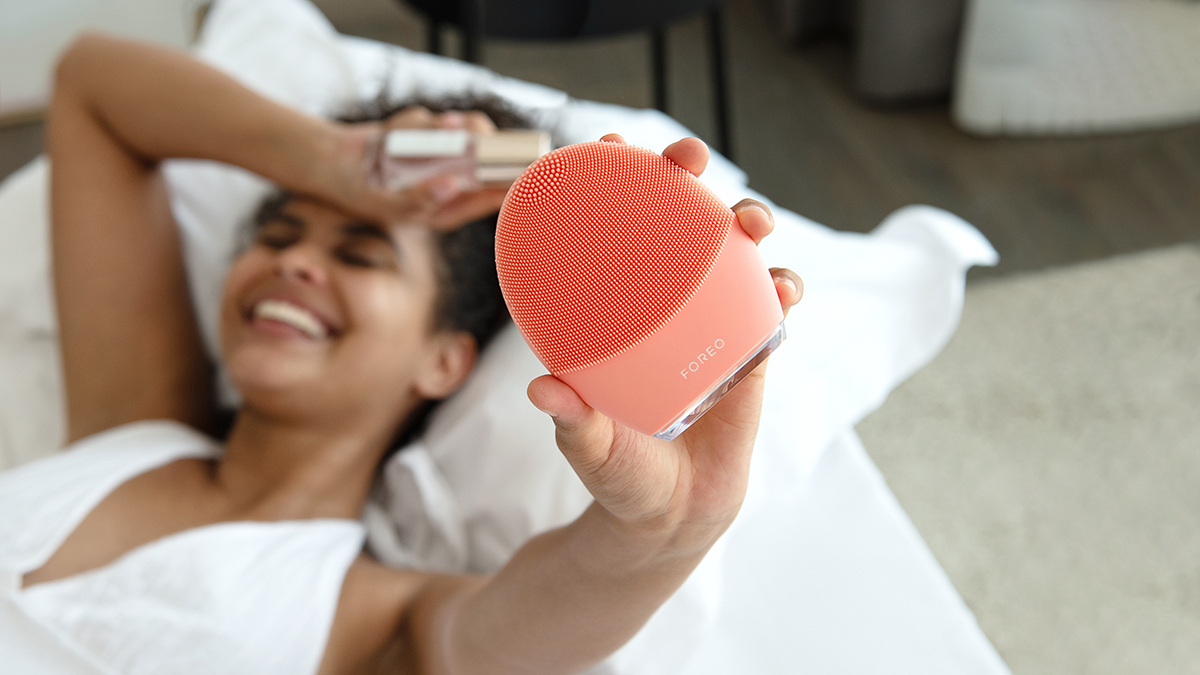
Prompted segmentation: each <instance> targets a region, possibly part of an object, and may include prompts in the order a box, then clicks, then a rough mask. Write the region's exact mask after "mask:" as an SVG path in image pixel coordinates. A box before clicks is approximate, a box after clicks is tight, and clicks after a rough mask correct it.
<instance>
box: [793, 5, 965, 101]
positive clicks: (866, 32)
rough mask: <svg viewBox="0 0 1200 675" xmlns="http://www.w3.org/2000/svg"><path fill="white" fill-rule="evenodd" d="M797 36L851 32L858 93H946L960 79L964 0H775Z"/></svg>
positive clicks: (892, 96)
mask: <svg viewBox="0 0 1200 675" xmlns="http://www.w3.org/2000/svg"><path fill="white" fill-rule="evenodd" d="M770 2H771V3H772V5H773V6H774V10H775V13H776V15H777V16H778V18H779V23H778V26H779V30H780V31H781V33H782V35H783V36H784V37H785V38H786V39H788V40H791V41H793V42H806V41H809V40H812V39H814V38H816V37H819V36H822V35H826V34H829V33H840V34H849V36H850V39H851V42H852V44H853V46H852V49H853V52H854V54H853V59H852V60H853V76H852V77H853V82H854V89H855V91H856V93H858V94H859V95H860V96H862V97H863V98H865V99H868V100H871V101H873V102H879V103H895V102H903V101H909V100H913V99H922V98H929V97H933V96H941V95H944V94H946V93H947V92H949V91H950V85H951V83H952V82H953V79H954V61H955V54H956V53H957V51H958V38H959V31H960V27H961V25H962V13H963V0H770Z"/></svg>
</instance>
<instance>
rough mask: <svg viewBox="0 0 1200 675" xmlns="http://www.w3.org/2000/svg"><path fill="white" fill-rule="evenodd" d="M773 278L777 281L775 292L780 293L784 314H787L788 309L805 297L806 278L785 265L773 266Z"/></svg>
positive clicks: (780, 302)
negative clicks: (802, 277)
mask: <svg viewBox="0 0 1200 675" xmlns="http://www.w3.org/2000/svg"><path fill="white" fill-rule="evenodd" d="M771 279H772V280H773V281H774V282H775V292H776V293H778V294H779V304H780V306H781V307H783V315H784V316H787V313H788V310H789V309H791V308H792V306H794V305H795V304H796V303H798V302H800V298H803V297H804V280H803V279H801V278H800V275H798V274H796V273H795V272H793V271H791V270H789V269H787V268H784V267H772V268H771Z"/></svg>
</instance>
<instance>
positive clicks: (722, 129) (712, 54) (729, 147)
mask: <svg viewBox="0 0 1200 675" xmlns="http://www.w3.org/2000/svg"><path fill="white" fill-rule="evenodd" d="M708 51H709V58H710V60H711V62H710V65H711V67H712V81H713V108H714V110H715V111H716V117H717V149H718V150H720V151H721V154H722V155H725V156H726V157H727V158H729V159H730V160H732V159H733V138H732V137H731V135H730V129H729V91H728V86H727V83H726V80H725V25H724V23H723V20H722V17H721V8H720V7H719V6H718V7H714V8H712V10H711V11H709V13H708Z"/></svg>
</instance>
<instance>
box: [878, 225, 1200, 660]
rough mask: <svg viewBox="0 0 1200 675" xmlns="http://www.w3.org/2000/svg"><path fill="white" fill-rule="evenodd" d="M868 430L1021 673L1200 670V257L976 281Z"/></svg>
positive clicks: (916, 516)
mask: <svg viewBox="0 0 1200 675" xmlns="http://www.w3.org/2000/svg"><path fill="white" fill-rule="evenodd" d="M858 430H859V432H860V434H861V435H862V438H863V442H864V444H865V445H866V447H867V449H868V451H869V452H870V453H871V455H872V457H873V458H874V459H875V461H876V462H877V463H878V464H879V467H880V469H882V471H883V473H884V475H885V476H886V477H887V480H888V483H889V484H890V485H891V487H892V489H893V490H894V491H895V493H896V495H897V496H898V497H899V499H900V502H901V504H903V506H904V508H905V509H906V510H907V511H908V513H909V515H910V516H911V517H912V519H913V521H914V522H915V523H916V525H917V528H918V529H919V530H920V531H921V534H922V535H924V537H925V539H926V541H928V542H929V545H930V547H931V548H932V549H933V552H934V554H935V555H936V556H937V558H938V560H939V561H940V562H941V563H942V565H943V566H944V567H945V569H946V571H947V572H948V573H949V575H950V578H951V579H952V580H953V581H954V584H955V586H957V588H958V590H959V591H960V592H961V593H962V595H963V597H964V598H965V599H966V601H967V603H968V604H969V605H970V606H971V608H972V609H973V610H974V611H975V613H976V615H977V617H978V618H979V622H980V624H981V625H982V627H983V629H984V632H986V633H987V635H988V637H990V638H991V639H992V641H993V643H994V644H995V645H996V648H997V649H998V650H999V652H1000V654H1001V655H1002V656H1003V657H1004V658H1005V660H1006V661H1007V662H1008V663H1009V665H1010V666H1011V668H1012V670H1013V672H1014V673H1016V674H1017V675H1035V674H1042V673H1045V674H1046V675H1050V674H1054V675H1064V674H1068V673H1088V674H1107V673H1112V674H1114V675H1116V674H1117V673H1121V674H1123V675H1129V674H1133V673H1146V674H1148V675H1149V674H1154V675H1164V674H1167V673H1172V674H1177V673H1200V248H1197V247H1195V246H1191V245H1181V246H1176V247H1172V248H1167V249H1160V250H1156V251H1149V252H1143V253H1138V254H1132V255H1128V256H1121V257H1115V258H1110V259H1107V260H1103V261H1098V262H1090V263H1081V264H1077V265H1074V266H1070V267H1065V268H1059V269H1052V270H1044V271H1040V272H1032V273H1019V274H1013V275H1009V276H1006V277H1001V278H994V279H986V280H981V281H979V282H977V283H974V284H972V285H971V286H969V287H968V289H967V296H966V306H965V309H964V314H963V321H962V326H961V327H960V328H959V330H958V333H957V334H956V335H955V336H954V338H953V340H952V341H951V342H950V344H949V346H948V347H947V348H946V350H945V351H944V352H943V353H942V354H941V355H940V356H939V357H938V358H937V359H936V360H935V361H934V362H933V363H932V364H931V365H929V366H928V367H926V368H925V369H924V370H922V371H920V372H918V373H917V374H916V375H915V376H914V377H913V378H912V379H911V380H909V381H908V382H907V383H905V384H903V385H902V386H901V387H900V388H899V389H897V390H896V391H895V392H894V393H893V394H892V396H891V397H890V398H889V399H888V401H887V402H886V403H885V404H884V406H883V407H882V408H881V409H880V410H879V411H877V412H876V413H874V414H873V415H871V416H870V417H868V418H867V419H866V420H865V421H864V422H862V423H861V424H860V425H859V428H858Z"/></svg>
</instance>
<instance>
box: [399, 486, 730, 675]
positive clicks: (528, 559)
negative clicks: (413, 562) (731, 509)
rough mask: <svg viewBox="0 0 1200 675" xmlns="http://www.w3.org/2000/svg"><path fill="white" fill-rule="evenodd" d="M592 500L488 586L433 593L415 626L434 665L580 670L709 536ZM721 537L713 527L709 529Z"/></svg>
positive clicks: (636, 625) (657, 599) (683, 570)
mask: <svg viewBox="0 0 1200 675" xmlns="http://www.w3.org/2000/svg"><path fill="white" fill-rule="evenodd" d="M623 528H624V526H623V525H622V524H620V523H619V522H617V521H616V520H615V519H614V518H613V517H612V516H611V515H610V514H608V513H607V512H605V511H604V509H602V508H601V507H599V506H596V505H593V506H592V507H591V508H590V509H589V510H588V511H587V512H585V513H584V515H583V516H581V517H580V518H579V520H577V521H575V522H574V523H572V524H571V525H569V526H567V527H564V528H561V529H558V530H554V531H551V532H548V533H546V534H543V535H541V536H539V537H536V538H534V539H533V540H531V541H530V542H529V543H527V544H526V545H525V546H524V547H522V548H521V550H520V551H518V552H517V554H516V555H515V556H514V557H513V559H512V560H511V561H510V562H509V564H508V565H506V566H505V567H504V569H502V570H501V571H500V572H499V573H497V574H496V575H495V576H493V577H491V578H490V579H489V580H487V581H486V583H474V584H467V585H464V586H462V587H460V588H459V589H457V590H458V592H457V593H445V592H443V593H434V594H433V595H434V597H433V598H432V600H433V601H432V602H430V603H429V604H430V605H436V608H431V607H426V608H424V609H425V611H423V612H422V611H421V610H420V609H418V612H417V614H418V616H422V615H424V616H423V617H422V618H423V619H424V621H423V622H424V623H426V626H425V627H423V628H418V630H419V631H421V632H424V635H423V636H421V637H423V638H424V640H423V641H424V642H426V649H428V650H430V651H432V652H433V653H430V654H427V657H429V658H427V659H426V665H427V667H428V668H427V669H428V671H430V672H435V673H439V674H440V673H445V674H446V675H483V674H491V673H497V674H499V673H510V674H511V673H529V674H534V673H536V674H538V675H543V674H546V675H549V674H556V675H558V674H561V675H568V674H570V673H578V672H581V671H583V670H586V669H587V668H588V667H590V666H591V665H593V664H595V663H596V662H598V661H600V660H602V659H603V658H605V657H606V656H608V655H609V654H611V653H612V652H613V651H615V650H616V649H617V648H618V647H620V646H621V645H622V644H624V643H625V642H627V641H628V640H629V639H630V638H631V637H632V636H633V635H634V634H635V633H636V632H637V631H638V630H639V629H640V628H641V627H642V626H643V625H644V624H645V622H646V621H647V620H648V619H649V618H650V616H651V615H652V614H653V613H654V611H655V610H656V609H657V608H658V607H659V606H660V605H661V604H662V603H663V602H664V601H666V600H667V599H668V598H669V597H670V596H671V595H672V594H673V593H674V592H675V591H676V590H677V589H678V588H679V586H680V585H681V584H682V583H683V582H684V580H686V579H687V576H688V575H689V574H690V573H691V571H692V570H693V569H694V568H695V566H696V565H697V564H698V563H699V562H700V560H701V558H702V557H703V556H704V553H705V552H706V551H707V550H708V547H709V546H710V545H711V540H708V539H706V540H704V541H699V542H693V543H691V544H688V545H684V546H680V545H679V542H678V541H674V540H672V539H671V538H670V537H668V536H664V535H661V534H656V533H638V532H632V531H629V530H626V529H623ZM716 534H719V532H714V533H713V536H714V538H715V535H716Z"/></svg>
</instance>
